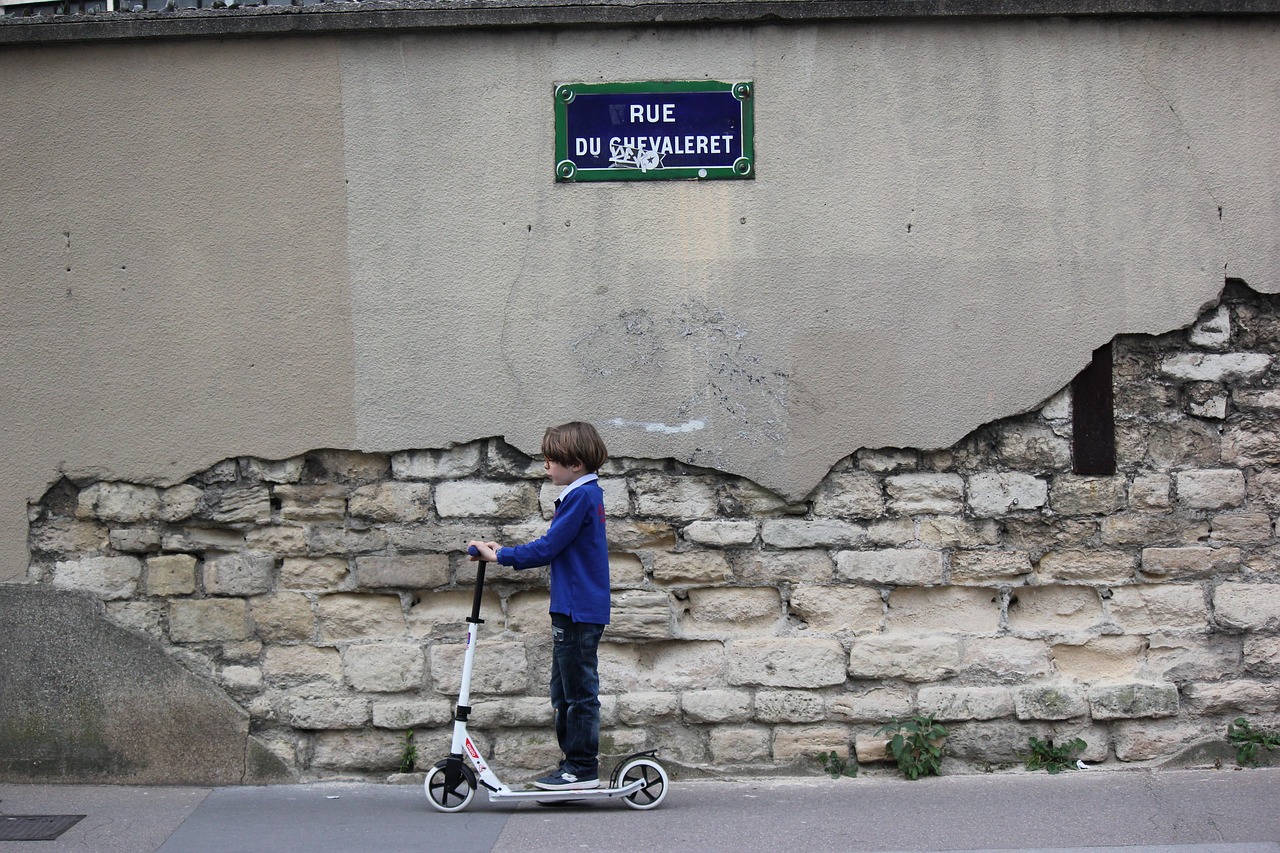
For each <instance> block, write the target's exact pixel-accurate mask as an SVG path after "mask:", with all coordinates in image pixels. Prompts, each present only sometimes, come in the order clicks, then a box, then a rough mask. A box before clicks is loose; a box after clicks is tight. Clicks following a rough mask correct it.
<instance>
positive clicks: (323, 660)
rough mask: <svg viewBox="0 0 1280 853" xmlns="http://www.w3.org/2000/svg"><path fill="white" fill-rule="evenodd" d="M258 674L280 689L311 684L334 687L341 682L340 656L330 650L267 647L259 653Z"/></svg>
mask: <svg viewBox="0 0 1280 853" xmlns="http://www.w3.org/2000/svg"><path fill="white" fill-rule="evenodd" d="M262 674H263V677H265V678H266V679H267V681H269V682H270V683H272V684H275V685H277V686H280V687H290V686H294V685H298V684H305V683H308V682H313V681H323V682H326V683H329V684H334V685H336V684H338V683H340V682H341V680H342V657H341V655H340V654H339V652H338V650H337V649H331V648H317V647H315V646H267V648H266V649H265V650H264V651H263V653H262Z"/></svg>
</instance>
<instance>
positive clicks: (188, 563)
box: [147, 554, 196, 596]
mask: <svg viewBox="0 0 1280 853" xmlns="http://www.w3.org/2000/svg"><path fill="white" fill-rule="evenodd" d="M195 591H196V558H195V557H193V556H191V555H190V554H162V555H159V556H156V557H148V558H147V595H166V596H167V595H190V594H191V593H193V592H195Z"/></svg>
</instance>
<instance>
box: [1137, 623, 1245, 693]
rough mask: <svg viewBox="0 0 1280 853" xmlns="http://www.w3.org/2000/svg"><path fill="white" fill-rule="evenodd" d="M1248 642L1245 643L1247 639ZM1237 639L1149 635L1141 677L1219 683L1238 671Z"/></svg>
mask: <svg viewBox="0 0 1280 853" xmlns="http://www.w3.org/2000/svg"><path fill="white" fill-rule="evenodd" d="M1246 642H1247V640H1246ZM1242 666H1245V667H1247V664H1244V663H1243V662H1242V656H1241V643H1240V638H1239V637H1232V636H1215V635H1194V634H1193V635H1189V636H1188V635H1183V634H1179V635H1173V634H1152V635H1151V636H1149V637H1148V638H1147V660H1146V664H1145V666H1144V667H1143V669H1142V672H1143V673H1144V677H1147V678H1150V679H1153V680H1156V681H1172V682H1176V683H1186V682H1189V681H1218V680H1221V679H1223V678H1226V677H1228V676H1231V675H1235V674H1238V673H1239V672H1241V667H1242Z"/></svg>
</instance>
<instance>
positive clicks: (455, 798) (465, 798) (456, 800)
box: [422, 761, 476, 812]
mask: <svg viewBox="0 0 1280 853" xmlns="http://www.w3.org/2000/svg"><path fill="white" fill-rule="evenodd" d="M445 763H446V762H444V761H441V762H439V763H438V764H436V766H435V767H432V768H431V770H430V772H428V773H427V778H426V781H425V782H423V783H422V788H423V790H424V791H426V793H427V801H428V802H430V803H431V805H432V806H433V807H434V808H435V809H437V810H438V811H442V812H460V811H462V810H463V809H465V808H466V807H467V806H469V805H471V799H472V797H474V796H475V795H476V774H474V773H472V772H471V768H470V767H467V766H466V765H465V764H464V765H463V766H462V776H461V777H459V779H458V784H457V785H455V786H453V787H452V788H450V787H449V786H448V784H447V783H446V781H445V778H446V777H445Z"/></svg>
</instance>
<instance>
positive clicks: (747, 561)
mask: <svg viewBox="0 0 1280 853" xmlns="http://www.w3.org/2000/svg"><path fill="white" fill-rule="evenodd" d="M732 566H733V576H734V577H735V578H737V579H738V580H739V581H740V582H742V583H783V582H785V583H819V584H821V583H831V580H832V577H833V575H834V573H835V564H834V563H833V562H832V560H831V556H830V555H829V554H828V553H827V552H826V551H816V550H815V551H776V552H775V551H749V552H745V553H735V554H733V555H732Z"/></svg>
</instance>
